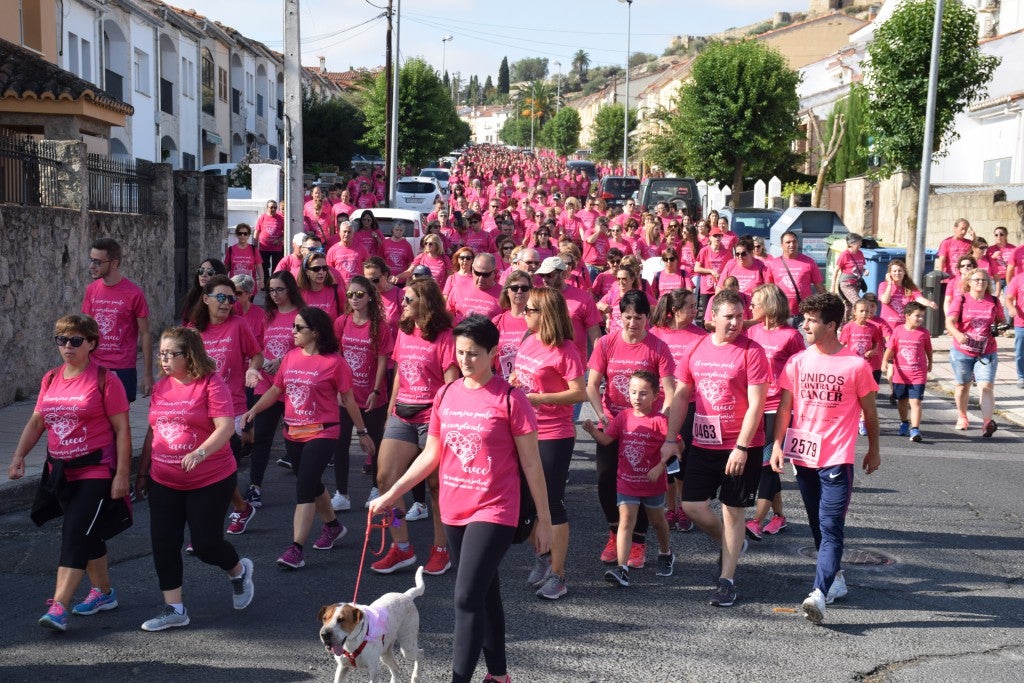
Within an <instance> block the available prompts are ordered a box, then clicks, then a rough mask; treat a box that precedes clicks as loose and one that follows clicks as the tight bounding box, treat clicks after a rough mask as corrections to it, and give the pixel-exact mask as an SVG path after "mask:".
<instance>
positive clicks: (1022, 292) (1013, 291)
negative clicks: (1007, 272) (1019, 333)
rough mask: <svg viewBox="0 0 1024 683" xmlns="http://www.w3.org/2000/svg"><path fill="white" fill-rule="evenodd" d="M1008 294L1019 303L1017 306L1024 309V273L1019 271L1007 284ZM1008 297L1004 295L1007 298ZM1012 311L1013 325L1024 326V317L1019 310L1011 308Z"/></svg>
mask: <svg viewBox="0 0 1024 683" xmlns="http://www.w3.org/2000/svg"><path fill="white" fill-rule="evenodd" d="M1006 296H1008V297H1012V298H1013V300H1014V302H1016V304H1017V308H1018V309H1019V310H1021V311H1024V273H1022V272H1020V271H1018V273H1017V274H1016V275H1014V276H1013V279H1012V280H1010V283H1009V284H1008V285H1006ZM1005 298H1006V297H1004V299H1005ZM1010 313H1012V314H1013V326H1014V327H1024V317H1021V316H1020V315H1018V313H1017V311H1015V310H1013V309H1010Z"/></svg>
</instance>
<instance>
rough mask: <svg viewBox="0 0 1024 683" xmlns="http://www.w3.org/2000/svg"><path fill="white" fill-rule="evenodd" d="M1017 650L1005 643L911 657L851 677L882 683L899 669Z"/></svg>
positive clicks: (865, 681)
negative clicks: (990, 646)
mask: <svg viewBox="0 0 1024 683" xmlns="http://www.w3.org/2000/svg"><path fill="white" fill-rule="evenodd" d="M1019 648H1020V645H1019V644H1017V643H1007V644H1005V645H1000V646H999V647H992V648H987V649H984V650H968V651H964V652H953V653H943V654H934V655H918V656H917V657H911V658H909V659H901V660H898V661H895V662H886V663H884V664H879V665H878V666H876V667H875V668H874V669H872V670H871V671H867V672H863V673H858V674H856V675H855V676H854V677H853V680H855V681H863V682H864V683H883V682H884V681H886V680H888V676H889V674H892V673H895V672H897V671H900V670H901V669H906V668H908V667H911V666H915V665H917V664H921V663H923V662H928V661H937V660H955V659H959V658H960V657H973V656H978V655H981V656H986V655H993V654H999V653H1001V652H1003V651H1005V650H1014V649H1019Z"/></svg>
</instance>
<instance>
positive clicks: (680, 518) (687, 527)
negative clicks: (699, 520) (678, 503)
mask: <svg viewBox="0 0 1024 683" xmlns="http://www.w3.org/2000/svg"><path fill="white" fill-rule="evenodd" d="M676 528H677V529H679V530H680V531H693V520H692V519H690V517H689V515H687V514H686V513H685V512H683V508H681V507H680V508H679V510H677V511H676Z"/></svg>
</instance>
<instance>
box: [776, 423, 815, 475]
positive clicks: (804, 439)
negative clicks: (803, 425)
mask: <svg viewBox="0 0 1024 683" xmlns="http://www.w3.org/2000/svg"><path fill="white" fill-rule="evenodd" d="M782 453H783V455H784V456H785V457H786V458H788V459H789V460H792V461H794V462H795V463H797V464H798V465H804V464H805V465H808V466H811V467H813V466H816V465H817V464H818V456H819V455H820V454H821V435H820V434H815V433H813V432H808V431H806V430H803V429H793V428H792V427H790V428H789V429H787V430H786V441H785V443H783V445H782Z"/></svg>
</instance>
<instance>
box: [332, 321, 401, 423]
mask: <svg viewBox="0 0 1024 683" xmlns="http://www.w3.org/2000/svg"><path fill="white" fill-rule="evenodd" d="M334 334H335V336H337V337H338V343H339V344H340V345H341V355H342V356H344V358H345V362H346V363H348V367H349V370H351V371H352V394H353V396H355V399H356V403H357V404H358V405H360V406H364V405H366V399H368V398H369V397H370V392H371V391H373V386H374V382H376V380H377V362H378V358H379V357H380V356H384V357H385V358H390V357H391V352H392V351H393V350H394V346H395V338H394V335H393V333H392V332H391V326H390V325H388V324H387V323H386V322H384V323H382V324H381V325H380V329H378V330H377V337H376V338H373V337H372V335H371V326H370V322H369V321H366V322H365V323H363V324H362V325H358V324H356V322H355V321H354V320H352V316H350V315H342V316H339V317H338V319H337V320H335V321H334ZM386 384H387V382H386V381H384V382H382V384H381V387H380V392H379V393H378V394H377V405H381V401H386V400H387V398H388V388H387V386H385V385H386Z"/></svg>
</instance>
